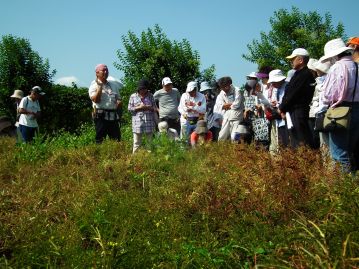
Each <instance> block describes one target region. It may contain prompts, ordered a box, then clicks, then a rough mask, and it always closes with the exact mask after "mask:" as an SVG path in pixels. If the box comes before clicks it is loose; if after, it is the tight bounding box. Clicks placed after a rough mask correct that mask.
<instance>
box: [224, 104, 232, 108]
mask: <svg viewBox="0 0 359 269" xmlns="http://www.w3.org/2000/svg"><path fill="white" fill-rule="evenodd" d="M231 105H232V103H226V104H224V105H223V109H224V110H228V109H231Z"/></svg>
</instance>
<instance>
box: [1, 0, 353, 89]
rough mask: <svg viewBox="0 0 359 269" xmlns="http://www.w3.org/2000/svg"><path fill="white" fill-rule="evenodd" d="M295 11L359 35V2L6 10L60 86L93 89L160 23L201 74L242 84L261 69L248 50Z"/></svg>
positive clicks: (17, 0)
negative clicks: (278, 14)
mask: <svg viewBox="0 0 359 269" xmlns="http://www.w3.org/2000/svg"><path fill="white" fill-rule="evenodd" d="M292 6H296V7H298V8H299V9H300V10H301V11H302V12H307V11H318V12H319V13H320V14H321V15H324V14H325V13H326V12H329V13H330V14H331V15H332V17H333V24H334V25H336V24H337V23H338V22H342V23H343V24H344V26H345V31H346V34H347V36H358V35H359V30H358V28H357V20H356V18H357V11H358V8H359V2H358V1H357V0H351V1H346V0H342V1H335V0H316V1H314V0H313V1H308V0H302V1H292V0H283V1H282V0H271V1H264V0H257V1H240V0H222V1H210V0H207V1H205V0H167V1H165V0H151V1H150V0H147V1H146V0H133V1H119V0H118V1H115V0H108V1H99V0H98V1H93V0H71V1H70V0H59V1H55V0H53V1H51V0H28V1H26V0H12V1H3V2H2V4H1V11H2V12H1V16H0V35H1V36H2V35H6V34H12V35H15V36H18V37H22V38H26V39H28V40H29V41H30V43H31V45H32V49H33V50H35V51H37V52H38V53H39V54H40V56H41V57H43V58H47V59H49V62H50V66H51V68H52V69H56V70H57V74H56V76H55V78H54V81H58V80H59V79H60V80H61V79H62V80H63V81H66V80H69V78H70V77H73V79H74V80H76V81H77V84H78V85H80V86H86V87H87V86H88V85H89V84H90V82H91V81H92V80H93V79H94V76H95V73H94V67H95V65H96V64H98V63H106V64H107V65H108V66H109V69H110V75H111V76H113V77H116V78H119V79H120V78H121V77H122V73H120V72H119V71H118V70H117V69H115V67H114V66H113V62H115V61H118V58H117V56H116V51H117V50H118V49H122V48H123V46H122V42H121V36H123V35H126V34H127V32H128V31H129V30H131V31H133V32H134V33H136V34H140V33H141V32H142V31H144V30H146V29H147V28H148V27H151V28H152V27H153V26H154V25H155V24H159V25H160V27H161V28H162V29H163V31H164V32H165V33H166V34H167V36H168V38H170V39H171V40H182V39H183V38H185V39H187V40H189V42H190V43H191V45H192V48H193V49H195V50H197V51H198V52H199V54H200V56H201V63H202V69H204V68H206V67H208V66H210V65H212V64H214V65H215V66H216V76H217V78H219V77H221V76H225V75H229V76H231V77H232V78H233V80H234V83H235V84H242V83H243V81H244V80H245V75H246V74H248V73H250V72H251V71H255V70H256V67H257V66H256V65H254V64H252V63H249V62H247V61H245V60H244V59H243V58H242V54H243V53H247V46H246V45H247V44H248V43H250V42H251V41H252V40H253V39H259V34H260V32H261V31H264V32H268V31H269V30H270V24H269V18H270V17H271V16H273V14H274V11H276V10H278V9H280V8H285V9H289V10H290V9H291V7H292ZM64 78H67V79H64ZM174 83H175V82H174Z"/></svg>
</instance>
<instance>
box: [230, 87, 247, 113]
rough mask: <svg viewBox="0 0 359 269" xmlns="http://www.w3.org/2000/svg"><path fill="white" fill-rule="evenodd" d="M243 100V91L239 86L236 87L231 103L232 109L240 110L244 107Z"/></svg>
mask: <svg viewBox="0 0 359 269" xmlns="http://www.w3.org/2000/svg"><path fill="white" fill-rule="evenodd" d="M233 88H234V87H233ZM243 101H244V96H243V92H241V91H240V90H239V89H237V88H234V101H233V103H232V105H231V109H233V110H238V109H241V108H243Z"/></svg>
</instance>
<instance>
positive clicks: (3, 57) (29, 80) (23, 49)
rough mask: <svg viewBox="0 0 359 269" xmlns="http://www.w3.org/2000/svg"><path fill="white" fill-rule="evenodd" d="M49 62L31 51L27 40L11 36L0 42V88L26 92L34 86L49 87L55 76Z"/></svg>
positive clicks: (6, 36)
mask: <svg viewBox="0 0 359 269" xmlns="http://www.w3.org/2000/svg"><path fill="white" fill-rule="evenodd" d="M55 73H56V71H55V70H52V71H51V70H50V65H49V61H48V60H47V59H45V60H43V59H42V58H41V57H40V55H39V54H38V53H37V52H36V51H33V50H32V48H31V45H30V42H29V41H28V40H27V39H24V38H19V37H15V36H12V35H5V36H2V39H1V41H0V88H4V89H8V90H9V91H12V90H14V89H20V90H23V91H25V92H27V91H28V90H29V89H31V88H32V87H33V86H35V85H39V86H42V87H46V86H49V85H50V84H51V82H52V78H53V76H54V75H55Z"/></svg>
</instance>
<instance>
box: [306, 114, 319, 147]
mask: <svg viewBox="0 0 359 269" xmlns="http://www.w3.org/2000/svg"><path fill="white" fill-rule="evenodd" d="M308 122H309V128H310V133H311V134H312V138H313V148H314V149H319V147H320V138H319V132H318V131H315V130H314V126H315V118H309V121H308Z"/></svg>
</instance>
